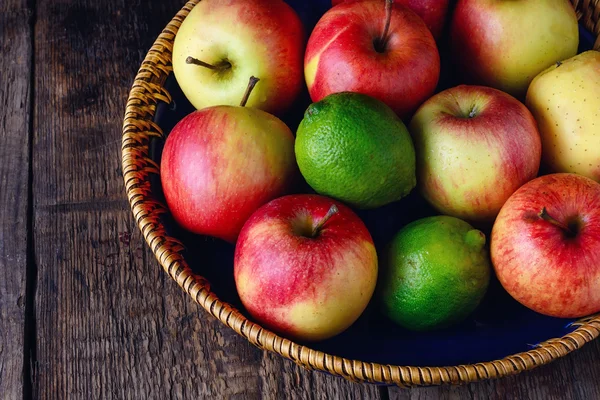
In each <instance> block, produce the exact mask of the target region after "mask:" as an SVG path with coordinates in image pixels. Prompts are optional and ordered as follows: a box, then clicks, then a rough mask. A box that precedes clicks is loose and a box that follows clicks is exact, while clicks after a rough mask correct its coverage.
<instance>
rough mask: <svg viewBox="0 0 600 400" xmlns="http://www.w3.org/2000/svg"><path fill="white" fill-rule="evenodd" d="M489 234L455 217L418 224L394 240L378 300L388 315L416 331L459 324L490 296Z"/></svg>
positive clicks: (408, 226) (421, 220) (411, 226)
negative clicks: (486, 244) (487, 294)
mask: <svg viewBox="0 0 600 400" xmlns="http://www.w3.org/2000/svg"><path fill="white" fill-rule="evenodd" d="M485 240H486V239H485V235H484V234H483V233H482V232H480V231H478V230H476V229H474V228H473V227H472V226H471V225H469V224H468V223H466V222H464V221H462V220H460V219H458V218H454V217H448V216H435V217H429V218H423V219H420V220H417V221H414V222H412V223H410V224H408V225H407V226H405V227H404V228H403V229H401V230H400V232H398V234H396V236H395V237H394V238H393V240H392V242H391V244H390V246H389V248H388V249H387V254H386V255H385V260H384V261H383V263H382V264H383V265H382V271H381V275H380V281H379V286H378V289H377V291H378V298H379V300H380V303H381V306H382V310H383V313H384V314H385V315H387V316H388V317H389V318H390V319H391V320H393V321H394V322H396V323H397V324H399V325H401V326H403V327H405V328H407V329H411V330H416V331H424V330H433V329H438V328H444V327H447V326H449V325H452V324H454V323H457V322H460V321H462V320H463V319H465V318H466V317H467V316H468V315H469V314H471V313H472V312H473V311H474V310H475V308H476V307H477V306H478V305H479V303H480V302H481V300H482V299H483V296H484V295H485V292H486V291H487V288H488V284H489V280H490V274H491V265H490V261H489V256H488V251H487V249H486V248H485Z"/></svg>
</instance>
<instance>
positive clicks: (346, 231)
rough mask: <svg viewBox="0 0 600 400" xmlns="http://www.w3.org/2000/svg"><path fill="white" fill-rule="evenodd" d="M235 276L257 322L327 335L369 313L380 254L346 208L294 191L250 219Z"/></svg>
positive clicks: (299, 333)
mask: <svg viewBox="0 0 600 400" xmlns="http://www.w3.org/2000/svg"><path fill="white" fill-rule="evenodd" d="M234 276H235V283H236V287H237V290H238V293H239V295H240V299H241V300H242V303H243V304H244V307H245V308H246V309H247V310H248V312H249V313H250V315H251V316H252V317H253V318H254V319H255V320H256V321H258V322H259V323H261V324H264V325H265V326H266V327H268V328H269V329H272V330H273V331H275V332H278V333H280V334H282V335H285V336H287V337H290V338H293V339H299V340H309V341H315V340H322V339H326V338H329V337H332V336H335V335H337V334H338V333H341V332H342V331H344V330H345V329H346V328H348V327H349V326H350V325H351V324H352V323H354V321H356V319H358V317H359V316H360V315H361V314H362V312H363V311H364V309H365V307H366V306H367V304H368V303H369V300H370V299H371V296H372V295H373V291H374V290H375V284H376V281H377V254H376V252H375V246H374V245H373V241H372V239H371V235H370V234H369V232H368V230H367V228H366V227H365V225H364V224H363V222H362V221H361V220H360V219H359V218H358V216H357V215H356V214H354V212H352V211H351V210H350V209H349V208H348V207H346V206H344V205H342V204H340V203H338V202H335V201H333V200H331V199H328V198H326V197H322V196H318V195H290V196H285V197H281V198H279V199H276V200H273V201H272V202H270V203H268V204H266V205H265V206H263V207H261V208H260V209H259V210H258V211H256V212H255V213H254V214H253V215H252V217H250V219H249V220H248V222H246V224H245V225H244V228H243V229H242V232H241V233H240V237H239V240H238V242H237V246H236V249H235V261H234Z"/></svg>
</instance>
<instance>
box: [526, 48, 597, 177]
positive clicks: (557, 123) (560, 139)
mask: <svg viewBox="0 0 600 400" xmlns="http://www.w3.org/2000/svg"><path fill="white" fill-rule="evenodd" d="M526 103H527V107H529V109H530V110H531V112H532V114H533V116H534V117H535V119H536V121H537V123H538V126H539V131H540V135H541V137H542V158H543V160H544V163H545V164H546V165H547V167H548V168H550V170H551V171H552V172H574V173H576V174H580V175H583V176H587V177H588V178H592V179H594V180H595V181H597V182H600V52H598V51H594V50H590V51H587V52H585V53H581V54H578V55H576V56H575V57H572V58H569V59H568V60H565V61H563V62H562V63H557V64H555V65H553V66H551V67H550V68H548V69H546V70H545V71H543V72H542V73H540V74H539V75H538V76H537V77H536V78H535V79H534V80H533V82H531V85H530V86H529V90H528V91H527V100H526Z"/></svg>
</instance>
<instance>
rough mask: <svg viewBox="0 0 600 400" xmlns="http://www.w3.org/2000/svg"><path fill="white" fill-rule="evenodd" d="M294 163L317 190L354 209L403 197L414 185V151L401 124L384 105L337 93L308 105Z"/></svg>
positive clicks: (362, 96) (377, 101)
mask: <svg viewBox="0 0 600 400" xmlns="http://www.w3.org/2000/svg"><path fill="white" fill-rule="evenodd" d="M295 152H296V160H297V162H298V166H299V167H300V172H301V173H302V175H303V176H304V179H306V182H307V183H308V184H309V185H310V186H311V187H312V188H313V189H314V190H315V191H316V192H317V193H320V194H323V195H326V196H330V197H334V198H336V199H339V200H342V201H344V202H346V203H348V204H351V205H353V206H355V207H358V208H376V207H380V206H382V205H384V204H387V203H391V202H393V201H397V200H400V199H401V198H402V197H404V196H406V195H407V194H408V193H409V192H410V191H411V190H412V189H413V188H414V187H415V184H416V176H415V150H414V146H413V143H412V139H411V137H410V135H409V133H408V130H407V129H406V126H405V125H404V123H403V122H402V121H401V120H400V118H398V117H397V116H396V114H395V113H394V112H393V111H392V110H391V109H390V108H389V107H388V106H387V105H385V104H384V103H383V102H381V101H379V100H377V99H375V98H372V97H370V96H367V95H364V94H359V93H349V92H343V93H335V94H332V95H329V96H327V97H325V98H324V99H323V100H321V101H319V102H317V103H313V104H311V105H310V106H309V107H308V109H307V110H306V112H305V114H304V119H303V120H302V122H301V123H300V126H299V127H298V133H297V135H296V144H295Z"/></svg>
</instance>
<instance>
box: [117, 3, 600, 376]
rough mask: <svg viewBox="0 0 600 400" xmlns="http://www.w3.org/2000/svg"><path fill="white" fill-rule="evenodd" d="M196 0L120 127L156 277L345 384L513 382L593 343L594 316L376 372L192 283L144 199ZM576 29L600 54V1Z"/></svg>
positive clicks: (130, 192) (156, 55)
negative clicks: (455, 358) (485, 349)
mask: <svg viewBox="0 0 600 400" xmlns="http://www.w3.org/2000/svg"><path fill="white" fill-rule="evenodd" d="M199 1H200V0H192V1H189V2H188V3H187V4H186V5H185V6H184V7H183V8H182V9H181V11H179V13H178V14H177V15H176V16H175V17H174V18H173V19H172V20H171V22H170V23H169V24H168V25H167V27H166V28H165V29H164V30H163V32H162V33H161V34H160V36H159V37H158V38H157V40H156V42H155V43H154V45H153V46H152V48H151V49H150V51H149V52H148V54H147V56H146V58H145V59H144V61H143V62H142V65H141V67H140V69H139V72H138V75H137V76H136V78H135V82H134V83H133V87H132V88H131V92H130V94H129V99H128V101H127V108H126V111H125V119H124V123H123V141H122V164H123V176H124V179H125V188H126V191H127V196H128V198H129V203H130V204H131V209H132V211H133V215H134V218H135V220H136V223H137V225H138V227H139V228H140V230H141V231H142V234H143V236H144V238H145V240H146V242H147V243H148V245H149V246H150V248H151V249H152V251H153V252H154V255H155V256H156V258H157V259H158V261H159V263H160V264H161V265H162V267H163V268H164V270H165V271H166V272H167V273H168V274H169V276H170V277H171V278H173V279H174V280H175V281H176V282H177V283H178V284H179V286H181V288H182V289H183V290H185V292H186V293H188V294H189V295H190V296H191V297H192V298H193V299H194V300H195V301H196V302H197V303H198V304H200V305H201V306H202V307H203V308H204V309H205V310H206V311H208V312H209V313H210V314H212V315H213V316H214V317H215V318H217V319H219V320H220V321H221V322H223V323H224V324H225V325H227V326H229V327H230V328H231V329H233V330H234V331H236V332H237V333H239V334H240V335H242V336H243V337H245V338H246V339H247V340H248V341H249V342H250V343H252V344H254V345H255V346H257V347H259V348H261V349H265V350H269V351H273V352H275V353H278V354H280V355H282V356H283V357H285V358H288V359H290V360H292V361H294V362H295V363H297V364H299V365H300V366H302V367H304V368H307V369H316V370H321V371H325V372H328V373H330V374H333V375H338V376H342V377H344V378H346V379H348V380H352V381H359V382H372V383H384V384H394V385H397V386H400V387H410V386H428V385H440V384H446V383H450V384H461V383H468V382H474V381H478V380H484V379H491V378H498V377H502V376H507V375H513V374H517V373H519V372H521V371H525V370H529V369H532V368H535V367H537V366H540V365H544V364H547V363H549V362H550V361H552V360H555V359H557V358H559V357H562V356H564V355H566V354H568V353H570V352H572V351H574V350H576V349H578V348H580V347H581V346H583V345H584V344H585V343H587V342H590V341H591V340H593V339H595V338H597V337H598V336H600V314H597V315H594V316H591V317H588V318H584V319H582V320H580V321H578V322H577V323H576V324H575V325H576V326H577V328H576V330H575V331H573V332H571V333H569V334H567V335H565V336H563V337H562V338H556V339H550V340H547V341H545V342H543V343H540V344H539V345H538V346H536V348H534V349H532V350H529V351H527V352H523V353H518V354H515V355H512V356H509V357H506V358H504V359H501V360H495V361H490V362H483V363H478V364H473V365H458V366H449V367H410V366H394V365H380V364H375V363H366V362H362V361H358V360H349V359H345V358H342V357H338V356H333V355H330V354H326V353H323V352H320V351H315V350H313V349H311V348H309V347H306V346H302V345H299V344H297V343H294V342H292V341H290V340H288V339H285V338H282V337H280V336H277V335H276V334H274V333H272V332H270V331H268V330H266V329H264V328H262V327H261V326H260V325H258V324H255V323H253V322H251V321H250V320H248V319H247V318H246V317H244V316H243V315H242V314H241V313H240V312H239V311H237V310H236V309H234V308H233V307H231V306H230V305H229V304H227V303H224V302H222V301H221V300H219V298H218V297H217V296H216V295H215V294H214V293H212V292H211V290H210V284H209V282H208V281H207V280H206V279H205V278H203V277H201V276H198V275H195V274H194V273H193V272H192V271H191V269H190V268H189V267H188V265H187V264H186V261H185V260H184V258H183V256H182V251H183V249H184V248H183V245H182V244H181V242H179V241H178V240H177V239H175V238H173V237H170V236H168V235H167V233H166V231H165V227H164V226H163V225H162V224H161V222H160V216H161V214H163V213H167V212H168V211H167V209H166V207H165V206H164V205H163V204H161V203H160V202H159V201H157V200H156V199H155V198H154V197H153V194H152V192H151V186H150V179H149V177H150V175H151V174H158V173H159V165H158V164H157V163H155V162H154V161H152V160H151V159H150V157H149V144H150V139H151V138H152V137H159V138H162V137H163V133H162V131H161V129H160V127H158V126H157V125H156V124H155V123H154V122H153V121H152V120H153V117H154V114H155V112H156V107H157V104H158V102H159V101H164V102H167V103H170V102H171V96H170V95H169V93H168V92H167V91H166V90H165V89H164V87H163V84H164V82H165V79H166V78H167V76H168V75H169V73H170V72H171V70H172V68H171V52H172V50H173V40H174V38H175V34H176V33H177V30H178V29H179V26H180V25H181V23H182V21H183V20H184V19H185V17H186V16H187V15H188V13H189V12H190V11H191V9H192V8H193V7H194V6H195V5H196V4H197V3H198V2H199ZM572 3H573V4H574V5H575V7H576V8H577V15H578V17H579V18H580V21H581V22H582V23H583V24H584V26H585V27H586V28H587V29H588V30H590V31H591V32H593V33H594V34H595V36H596V37H597V38H598V40H596V43H595V48H600V0H583V1H577V0H572Z"/></svg>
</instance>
